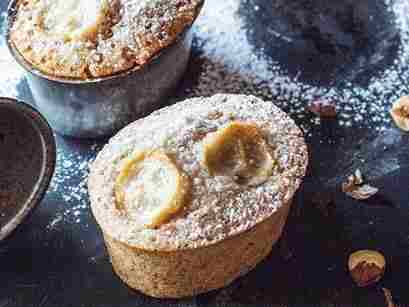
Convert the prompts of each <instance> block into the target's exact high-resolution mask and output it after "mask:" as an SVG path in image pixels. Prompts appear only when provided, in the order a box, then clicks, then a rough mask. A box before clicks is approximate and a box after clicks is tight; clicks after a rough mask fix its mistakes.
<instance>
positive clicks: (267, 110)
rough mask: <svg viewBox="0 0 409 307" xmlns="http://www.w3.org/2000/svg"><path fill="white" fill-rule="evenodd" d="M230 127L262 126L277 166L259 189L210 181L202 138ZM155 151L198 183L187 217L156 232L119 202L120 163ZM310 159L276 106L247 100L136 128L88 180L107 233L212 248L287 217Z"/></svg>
mask: <svg viewBox="0 0 409 307" xmlns="http://www.w3.org/2000/svg"><path fill="white" fill-rule="evenodd" d="M215 113H218V116H216V117H215V116H214V114H215ZM176 114H177V116H175V115H176ZM232 121H238V122H249V123H252V124H254V125H255V126H256V127H258V128H257V129H260V135H262V136H263V139H264V140H265V142H266V144H268V148H269V149H268V150H270V151H271V155H272V156H273V157H274V161H275V164H276V165H277V167H274V169H273V170H272V171H271V175H270V176H269V177H268V178H267V179H266V180H263V181H262V182H260V183H259V184H257V185H256V186H247V185H243V184H241V183H240V182H239V181H236V180H235V179H234V177H232V176H229V174H228V173H221V174H220V173H217V174H214V175H211V174H210V173H209V171H208V170H207V168H206V166H204V165H203V163H204V162H203V160H202V157H203V155H204V150H205V149H204V148H205V146H204V144H205V142H206V140H208V139H207V138H205V139H203V138H200V137H197V136H198V135H203V136H204V137H206V136H209V135H211V133H212V132H214V131H216V130H217V131H219V129H223V128H224V127H226V125H228V124H229V123H231V122H232ZM283 131H285V133H283ZM151 150H163V151H164V152H166V153H169V154H170V155H171V156H172V157H174V159H175V160H176V161H177V164H178V166H179V167H180V168H181V169H183V171H184V172H185V173H186V174H187V175H188V176H189V177H190V178H192V179H193V178H195V181H194V183H195V184H193V185H191V187H190V191H189V195H190V197H189V202H188V203H187V204H186V205H185V206H184V210H183V212H182V213H183V214H180V215H178V216H177V217H174V218H173V219H172V220H171V221H169V222H168V223H166V224H162V225H160V226H159V227H158V228H156V229H148V228H146V227H144V226H143V224H141V223H139V222H138V220H137V219H135V218H134V216H133V213H132V212H128V211H129V210H132V209H118V207H117V206H116V205H115V202H116V200H115V197H114V196H113V195H114V194H115V190H116V186H115V181H116V179H115V178H117V177H118V175H119V172H120V168H121V164H122V163H121V161H122V160H123V159H125V158H126V157H134V156H135V155H136V154H137V153H140V152H144V151H147V152H149V151H151ZM307 158H308V157H307V149H306V145H305V143H304V139H303V137H302V134H301V131H300V130H299V129H298V128H297V127H296V126H295V124H294V122H293V121H292V120H290V119H289V118H288V116H286V115H285V114H284V113H283V112H281V111H280V110H279V109H278V108H276V107H275V106H274V105H272V104H271V103H269V102H264V101H262V100H260V99H257V98H256V97H254V96H244V95H223V94H220V95H215V96H212V97H210V98H207V99H206V98H195V99H189V100H186V101H184V102H181V103H179V104H176V105H173V106H171V107H168V108H165V109H162V110H159V111H157V112H154V113H153V114H152V115H150V116H149V117H147V118H145V119H142V120H140V121H137V122H135V123H134V124H131V125H130V126H128V127H127V128H125V129H124V130H122V131H121V132H120V133H119V134H118V135H117V136H115V137H114V138H112V139H111V141H110V143H109V144H108V145H107V146H105V147H104V149H103V150H102V151H101V152H100V154H99V155H98V157H97V159H96V160H95V162H94V163H93V165H92V171H91V175H90V179H89V191H90V197H91V205H92V210H93V213H94V215H95V217H96V219H97V221H98V223H99V224H100V226H101V227H102V229H103V230H104V231H105V232H106V233H108V234H109V235H110V236H112V237H114V238H116V239H119V240H122V241H124V242H127V243H129V244H132V245H135V246H138V247H141V248H146V249H164V250H173V249H178V248H192V247H193V248H194V247H198V246H206V245H208V244H213V243H216V242H219V241H221V240H223V239H224V238H226V237H230V236H233V235H236V234H238V233H242V232H243V231H246V230H248V229H249V228H251V227H252V226H254V225H256V224H257V223H260V222H262V221H264V220H266V219H267V218H269V217H271V216H272V215H274V214H275V213H276V212H277V214H278V212H281V211H283V210H285V209H286V208H287V206H288V205H289V202H290V201H291V199H292V197H293V195H294V193H295V191H296V190H297V189H298V187H299V185H300V182H301V180H302V178H303V177H304V174H305V170H306V165H307ZM282 208H284V209H282ZM145 213H146V212H143V213H140V214H145Z"/></svg>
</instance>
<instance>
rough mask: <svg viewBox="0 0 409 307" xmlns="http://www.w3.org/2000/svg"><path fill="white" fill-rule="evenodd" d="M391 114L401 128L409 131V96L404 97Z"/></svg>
mask: <svg viewBox="0 0 409 307" xmlns="http://www.w3.org/2000/svg"><path fill="white" fill-rule="evenodd" d="M390 113H391V116H392V118H393V120H394V121H395V124H396V125H397V126H398V127H399V128H401V129H402V130H404V131H409V96H403V97H401V98H400V99H399V100H398V101H396V102H395V103H394V104H393V107H392V109H391V111H390Z"/></svg>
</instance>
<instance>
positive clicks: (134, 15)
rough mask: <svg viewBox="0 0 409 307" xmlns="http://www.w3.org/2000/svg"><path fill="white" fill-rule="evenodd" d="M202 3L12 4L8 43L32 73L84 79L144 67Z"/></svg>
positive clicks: (48, 0)
mask: <svg viewBox="0 0 409 307" xmlns="http://www.w3.org/2000/svg"><path fill="white" fill-rule="evenodd" d="M201 3H202V0H18V1H17V4H16V9H17V12H16V16H15V21H14V22H13V24H12V27H11V30H10V40H11V42H12V45H13V46H14V47H15V48H16V49H17V50H18V52H19V53H20V54H21V55H22V56H23V57H24V59H25V60H26V61H28V62H29V63H30V64H31V65H32V66H34V68H36V69H38V70H40V71H42V72H44V73H46V74H48V75H51V76H56V77H66V78H76V79H88V78H98V77H104V76H109V75H113V74H116V73H119V72H122V71H126V70H129V69H131V68H135V67H140V66H142V65H144V64H146V63H147V62H148V61H149V59H151V58H152V56H154V55H155V54H157V53H158V52H159V51H160V50H161V49H163V48H165V47H166V46H168V45H170V44H171V43H172V42H174V41H175V40H176V39H177V37H178V35H179V34H180V33H181V32H182V31H183V30H184V29H186V28H187V27H188V26H190V25H191V24H192V22H193V21H194V19H195V18H196V15H197V14H198V11H199V9H200V5H201Z"/></svg>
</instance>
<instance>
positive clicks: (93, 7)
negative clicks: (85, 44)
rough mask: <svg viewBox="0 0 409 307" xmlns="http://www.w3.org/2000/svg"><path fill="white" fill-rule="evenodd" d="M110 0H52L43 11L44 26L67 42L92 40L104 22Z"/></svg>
mask: <svg viewBox="0 0 409 307" xmlns="http://www.w3.org/2000/svg"><path fill="white" fill-rule="evenodd" d="M108 9H109V7H108V0H85V1H84V0H52V1H48V5H46V7H45V8H44V10H43V14H42V22H41V24H42V26H43V28H44V29H45V30H46V31H47V32H48V33H50V34H55V35H61V36H63V37H64V38H65V39H67V40H74V39H78V40H82V39H92V38H93V37H94V36H95V35H96V33H97V32H98V28H99V26H100V25H101V24H102V23H103V22H104V20H105V18H106V16H107V12H108Z"/></svg>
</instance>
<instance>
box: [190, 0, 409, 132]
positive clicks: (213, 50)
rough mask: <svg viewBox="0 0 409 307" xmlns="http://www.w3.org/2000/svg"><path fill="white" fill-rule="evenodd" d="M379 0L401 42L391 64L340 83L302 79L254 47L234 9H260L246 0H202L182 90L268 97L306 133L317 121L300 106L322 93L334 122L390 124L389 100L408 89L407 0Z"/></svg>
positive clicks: (376, 126)
mask: <svg viewBox="0 0 409 307" xmlns="http://www.w3.org/2000/svg"><path fill="white" fill-rule="evenodd" d="M385 4H386V6H387V7H388V10H391V12H392V13H393V14H394V15H396V23H397V27H398V28H399V29H398V32H400V33H399V36H400V40H401V43H400V46H399V50H398V51H397V54H396V57H395V60H394V63H393V64H392V65H391V66H390V67H388V68H386V69H385V70H384V71H383V72H381V73H380V74H377V76H374V77H372V78H371V79H370V80H369V83H368V84H367V85H364V86H360V85H357V84H352V83H351V82H348V81H345V82H344V84H342V86H332V87H331V86H327V87H325V86H314V85H310V84H307V83H305V82H302V81H300V78H299V75H295V76H290V75H289V74H288V73H286V72H285V71H284V69H283V68H282V65H280V64H279V63H278V62H276V61H274V60H273V59H272V58H271V57H267V56H265V55H264V54H263V50H255V47H254V45H253V44H252V43H251V42H249V40H248V36H247V35H246V31H247V30H248V29H247V28H248V27H249V25H248V24H246V22H245V20H244V17H243V16H242V14H239V10H240V6H241V5H247V8H246V9H247V10H248V12H250V13H249V14H251V10H255V11H258V10H259V9H260V8H259V7H258V6H257V5H254V4H253V5H252V0H244V1H236V0H225V1H217V0H208V1H206V5H205V7H204V9H203V12H202V15H201V16H200V17H199V19H198V20H197V22H196V32H195V33H196V41H195V42H196V45H197V49H198V51H197V58H195V63H198V64H199V65H201V71H200V74H199V75H198V77H197V78H198V80H197V81H196V83H195V84H194V85H193V86H191V87H189V88H187V89H185V93H186V94H187V96H189V97H193V96H210V95H212V94H214V93H217V92H227V93H241V94H253V95H256V96H259V97H261V98H264V99H266V100H273V101H274V102H275V103H276V104H277V105H278V106H279V107H281V108H282V109H284V110H285V111H286V112H288V113H289V114H290V116H291V117H293V118H294V119H295V120H296V121H297V123H299V124H300V125H301V127H302V128H303V129H304V131H305V132H307V134H308V131H309V130H310V129H311V127H313V126H314V125H317V124H319V120H317V119H316V118H314V117H313V116H310V114H308V111H307V110H306V106H307V104H308V102H310V101H311V100H313V99H316V98H325V99H328V100H330V101H332V102H334V103H335V104H336V107H337V111H339V117H338V119H339V124H340V126H346V127H349V126H361V125H365V126H368V125H369V126H370V127H372V128H374V129H376V130H380V131H382V130H384V129H385V128H386V127H387V126H388V125H390V122H391V121H390V116H389V113H388V110H389V108H390V106H391V104H392V102H393V101H394V100H395V99H397V98H399V97H400V96H402V95H404V94H406V93H408V86H407V85H406V82H407V81H406V80H407V79H408V77H409V76H408V73H409V72H408V69H407V68H408V66H409V44H408V41H409V22H408V17H407V16H409V15H408V13H409V3H408V2H407V1H403V0H397V1H391V0H385ZM270 30H271V29H270ZM282 39H284V40H286V39H287V38H286V37H283V38H282ZM287 40H288V39H287ZM380 52H381V51H380ZM376 56H377V57H378V58H382V56H383V55H382V54H379V55H376ZM369 66H370V65H369ZM370 72H371V67H368V73H369V74H370Z"/></svg>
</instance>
